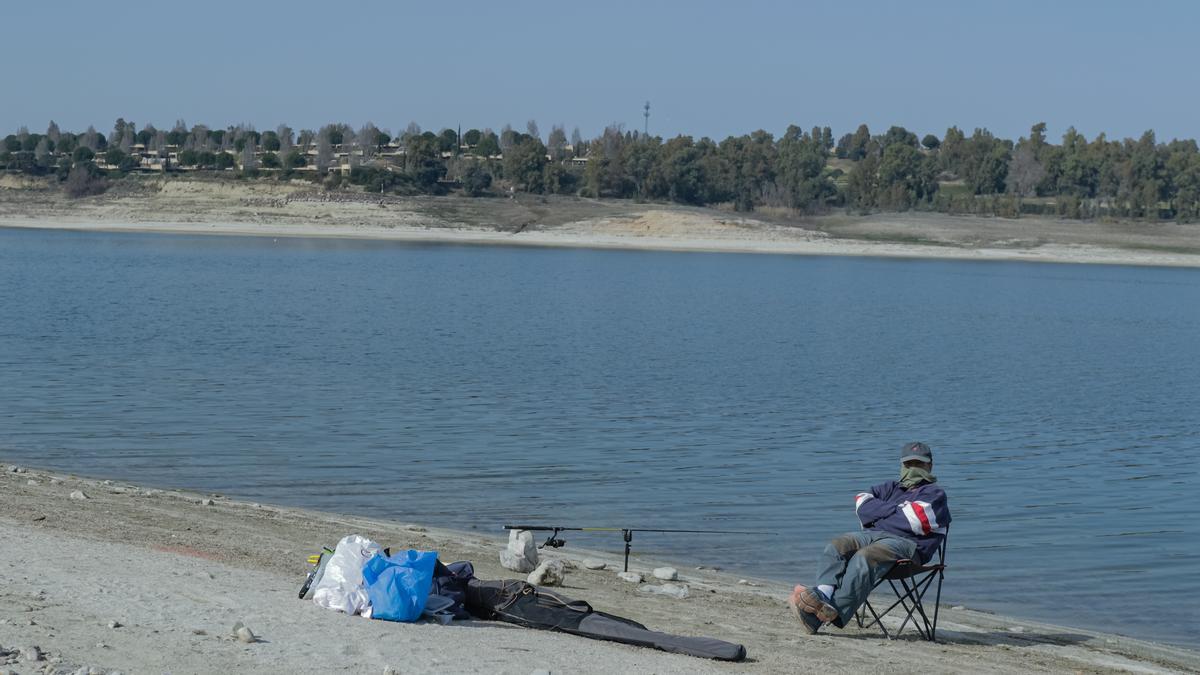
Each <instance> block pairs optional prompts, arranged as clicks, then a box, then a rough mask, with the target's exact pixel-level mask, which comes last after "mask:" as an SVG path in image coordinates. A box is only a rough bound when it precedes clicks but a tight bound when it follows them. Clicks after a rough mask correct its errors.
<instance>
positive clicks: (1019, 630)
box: [1008, 626, 1025, 633]
mask: <svg viewBox="0 0 1200 675" xmlns="http://www.w3.org/2000/svg"><path fill="white" fill-rule="evenodd" d="M1008 630H1010V631H1012V632H1013V633H1024V632H1025V627H1024V626H1009V628H1008Z"/></svg>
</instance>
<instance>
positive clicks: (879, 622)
mask: <svg viewBox="0 0 1200 675" xmlns="http://www.w3.org/2000/svg"><path fill="white" fill-rule="evenodd" d="M949 538H950V531H949V528H947V530H946V534H945V535H943V536H942V543H941V544H939V545H938V554H937V562H936V563H932V564H925V565H918V564H917V562H916V561H915V560H907V559H905V560H897V561H896V564H895V565H894V566H893V567H892V569H891V570H889V571H888V573H887V574H885V575H884V576H883V578H882V579H880V580H879V583H877V584H875V588H872V589H871V591H872V592H874V591H875V590H876V589H878V588H879V587H880V586H882V585H883V582H884V581H886V582H888V585H889V586H891V587H892V592H893V593H894V594H895V597H896V600H895V602H893V603H892V604H891V605H888V608H887V609H885V610H883V611H882V612H876V611H875V607H874V606H873V605H871V600H870V598H868V599H867V601H866V602H865V603H863V606H862V607H859V608H858V613H857V614H856V615H855V617H854V618H855V620H856V621H857V622H858V627H859V628H870V627H871V626H879V630H881V631H883V636H884V637H885V638H887V639H889V640H890V639H892V633H889V632H888V629H887V626H884V625H883V617H885V616H887V615H888V613H889V612H891V611H892V610H893V609H895V608H896V607H897V606H899V607H900V608H901V609H902V611H903V612H904V621H903V622H902V623H901V624H900V627H899V628H897V629H896V633H895V635H896V636H897V637H898V636H899V635H900V633H901V632H903V631H904V629H905V628H906V627H907V626H908V623H909V622H910V621H911V622H912V625H913V627H914V628H916V629H917V633H919V634H920V635H921V637H922V638H923V639H925V640H928V641H930V642H935V641H936V640H937V621H938V609H939V608H940V607H941V602H942V578H943V577H944V576H945V575H946V540H947V539H949ZM935 580H936V581H937V592H936V593H935V594H934V596H933V620H930V618H929V614H928V613H927V612H926V611H925V602H924V600H925V593H926V591H928V590H929V588H930V586H932V585H933V582H934V581H935ZM897 584H899V586H897ZM867 612H870V613H871V616H872V617H874V618H872V619H871V620H870V621H867Z"/></svg>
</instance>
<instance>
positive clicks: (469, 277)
mask: <svg viewBox="0 0 1200 675" xmlns="http://www.w3.org/2000/svg"><path fill="white" fill-rule="evenodd" d="M910 440H923V441H925V442H927V443H929V444H930V445H931V446H932V447H933V450H934V454H935V467H934V469H935V471H934V473H936V474H937V476H938V478H939V483H940V484H941V485H942V486H943V487H944V488H945V489H946V491H947V494H948V496H949V500H950V508H951V511H952V513H953V516H954V523H953V526H952V528H951V532H950V540H949V552H948V563H949V565H950V568H949V570H948V572H947V576H946V586H945V589H944V596H945V598H944V599H948V600H949V602H951V603H952V604H964V605H966V606H968V607H971V608H975V609H984V610H992V611H995V612H998V613H1001V614H1008V615H1013V616H1017V617H1021V618H1028V619H1036V620H1044V621H1048V622H1053V623H1059V624H1063V625H1066V626H1075V627H1080V628H1090V629H1096V630H1103V631H1109V632H1115V633H1120V634H1125V635H1131V636H1135V637H1142V638H1147V639H1153V640H1158V641H1164V642H1171V643H1175V644H1180V645H1186V646H1191V647H1196V646H1198V645H1200V643H1198V642H1197V637H1196V636H1197V635H1200V609H1197V608H1198V607H1200V602H1197V598H1200V574H1198V573H1200V524H1198V522H1200V515H1198V514H1197V507H1198V505H1200V500H1198V499H1197V497H1196V493H1197V489H1198V488H1200V476H1198V469H1200V459H1198V455H1200V270H1196V269H1168V268H1138V267H1117V266H1083V265H1059V264H1034V263H1019V262H962V261H926V260H895V259H893V260H882V259H870V258H837V257H804V256H774V255H749V254H745V255H743V254H708V253H673V252H640V251H599V250H583V249H549V248H547V249H539V248H523V247H503V246H487V247H484V246H478V247H470V246H451V245H432V244H429V245H424V244H408V243H396V242H382V241H366V240H335V239H299V238H296V239H291V238H287V239H285V238H278V239H274V238H270V237H265V238H255V237H218V236H185V235H156V234H115V233H94V232H93V233H82V232H69V231H40V230H4V229H0V461H2V462H7V463H16V464H27V465H30V466H37V467H46V468H54V469H59V470H62V471H67V472H73V473H77V474H81V475H88V476H98V477H109V478H118V479H122V480H128V481H133V482H137V483H143V484H147V485H154V486H160V487H165V486H173V487H183V488H189V489H196V490H203V491H212V492H220V493H222V494H226V495H230V496H233V497H238V498H245V499H250V500H255V501H266V502H275V503H281V504H288V505H296V506H304V507H309V508H315V509H321V510H328V511H336V512H348V513H355V514H362V515H369V516H376V517H387V518H393V519H396V520H400V521H405V522H416V523H424V524H429V525H437V526H444V527H452V528H458V529H464V530H469V529H478V530H483V531H487V532H492V533H495V534H498V535H499V534H502V532H501V531H500V527H501V525H503V524H505V523H507V522H510V521H522V522H525V523H545V524H548V525H571V526H609V527H642V528H683V529H716V530H752V531H760V532H764V533H773V534H763V535H720V536H718V535H712V536H704V535H651V534H645V535H640V536H639V538H638V539H637V540H635V542H634V552H635V554H637V553H642V554H646V555H648V556H653V557H655V558H661V559H667V560H673V561H677V562H679V563H680V564H681V565H682V564H688V565H713V566H720V567H722V568H724V569H726V570H729V571H733V572H735V573H738V574H742V575H745V576H759V577H765V578H773V579H783V580H789V581H795V582H803V583H808V582H809V581H810V580H811V579H812V577H813V576H814V573H815V569H814V567H815V562H816V559H817V555H818V553H819V552H820V550H821V549H822V547H823V546H824V544H825V542H826V541H827V540H828V539H829V538H830V537H832V536H834V535H836V534H838V533H840V532H843V531H846V530H852V529H857V527H858V524H857V520H856V518H855V515H854V499H853V498H854V494H855V493H856V492H858V491H860V490H864V489H867V488H868V487H869V486H870V485H872V484H875V483H879V482H882V481H884V480H889V479H893V478H895V477H897V475H898V470H899V466H898V453H899V448H900V446H901V445H902V444H903V443H905V442H907V441H910ZM568 534H573V533H568ZM566 538H567V539H568V542H569V543H568V548H567V549H566V550H567V551H570V549H571V548H572V547H575V546H580V547H584V546H586V547H592V548H602V549H607V550H613V551H618V550H619V549H620V547H621V541H620V536H619V535H601V534H592V535H579V536H566ZM331 543H332V542H331ZM685 571H686V568H685ZM780 611H785V610H784V608H783V606H782V605H781V607H780Z"/></svg>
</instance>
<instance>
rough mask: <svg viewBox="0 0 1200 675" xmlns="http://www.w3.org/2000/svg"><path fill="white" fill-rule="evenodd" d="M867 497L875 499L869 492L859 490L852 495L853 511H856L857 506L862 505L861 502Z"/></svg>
mask: <svg viewBox="0 0 1200 675" xmlns="http://www.w3.org/2000/svg"><path fill="white" fill-rule="evenodd" d="M868 499H875V495H873V494H871V493H870V492H860V493H858V494H857V495H855V496H854V512H855V513H858V508H859V507H860V506H862V505H863V502H865V501H867V500H868Z"/></svg>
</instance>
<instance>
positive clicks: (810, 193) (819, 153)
mask: <svg viewBox="0 0 1200 675" xmlns="http://www.w3.org/2000/svg"><path fill="white" fill-rule="evenodd" d="M776 180H777V183H778V185H779V187H780V188H781V190H782V192H783V196H784V200H785V202H786V203H787V205H788V206H789V207H790V208H793V209H799V210H812V209H815V208H819V207H820V206H821V205H822V204H823V203H824V201H825V199H826V197H828V196H829V195H830V194H832V193H833V185H832V184H831V183H830V182H829V179H828V178H827V177H826V176H825V147H824V143H823V141H822V140H821V138H816V137H813V136H810V135H808V134H805V133H804V132H802V131H801V130H800V128H799V127H797V126H795V125H792V126H789V127H788V128H787V131H786V132H784V134H783V137H782V138H780V139H779V159H778V178H777V179H776Z"/></svg>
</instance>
